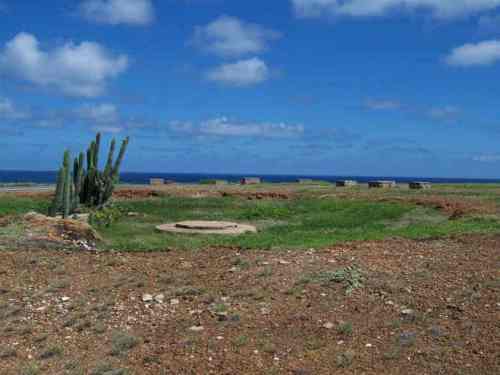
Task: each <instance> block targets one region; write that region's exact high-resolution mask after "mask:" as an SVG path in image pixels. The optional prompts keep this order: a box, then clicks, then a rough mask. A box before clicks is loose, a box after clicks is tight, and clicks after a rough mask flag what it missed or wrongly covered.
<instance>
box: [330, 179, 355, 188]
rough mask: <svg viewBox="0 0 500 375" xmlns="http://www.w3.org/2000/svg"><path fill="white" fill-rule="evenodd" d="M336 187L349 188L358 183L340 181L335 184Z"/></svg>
mask: <svg viewBox="0 0 500 375" xmlns="http://www.w3.org/2000/svg"><path fill="white" fill-rule="evenodd" d="M335 185H336V186H337V187H351V186H357V185H358V182H357V181H354V180H340V181H337V182H336V183H335Z"/></svg>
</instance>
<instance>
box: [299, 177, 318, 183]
mask: <svg viewBox="0 0 500 375" xmlns="http://www.w3.org/2000/svg"><path fill="white" fill-rule="evenodd" d="M297 182H298V183H299V184H312V183H313V182H314V181H313V179H312V178H299V179H298V180H297Z"/></svg>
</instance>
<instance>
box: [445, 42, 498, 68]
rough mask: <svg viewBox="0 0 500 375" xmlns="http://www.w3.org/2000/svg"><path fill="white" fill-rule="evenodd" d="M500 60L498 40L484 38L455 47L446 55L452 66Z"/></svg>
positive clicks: (491, 63) (491, 62)
mask: <svg viewBox="0 0 500 375" xmlns="http://www.w3.org/2000/svg"><path fill="white" fill-rule="evenodd" d="M499 60H500V40H486V41H484V42H480V43H477V44H473V43H469V44H464V45H463V46H461V47H457V48H455V49H453V50H452V51H451V53H450V54H449V55H448V56H447V57H446V62H447V63H448V64H449V65H453V66H463V67H467V66H474V65H476V66H481V65H483V66H485V65H493V64H494V63H496V62H498V61H499Z"/></svg>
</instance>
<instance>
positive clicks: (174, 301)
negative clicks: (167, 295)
mask: <svg viewBox="0 0 500 375" xmlns="http://www.w3.org/2000/svg"><path fill="white" fill-rule="evenodd" d="M179 303H181V301H179V300H178V299H177V298H172V299H171V300H170V304H171V305H178V304H179Z"/></svg>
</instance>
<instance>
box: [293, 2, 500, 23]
mask: <svg viewBox="0 0 500 375" xmlns="http://www.w3.org/2000/svg"><path fill="white" fill-rule="evenodd" d="M291 2H292V5H293V8H294V11H295V14H296V15H297V16H298V17H303V18H317V17H322V16H330V17H331V16H351V17H376V16H384V15H386V14H388V13H390V12H391V11H397V10H405V11H419V10H423V11H428V12H431V13H432V15H433V16H434V17H435V18H440V19H443V18H455V17H464V16H467V15H471V14H475V13H480V12H484V11H489V10H492V9H496V8H498V7H500V0H291Z"/></svg>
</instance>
